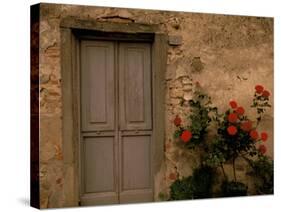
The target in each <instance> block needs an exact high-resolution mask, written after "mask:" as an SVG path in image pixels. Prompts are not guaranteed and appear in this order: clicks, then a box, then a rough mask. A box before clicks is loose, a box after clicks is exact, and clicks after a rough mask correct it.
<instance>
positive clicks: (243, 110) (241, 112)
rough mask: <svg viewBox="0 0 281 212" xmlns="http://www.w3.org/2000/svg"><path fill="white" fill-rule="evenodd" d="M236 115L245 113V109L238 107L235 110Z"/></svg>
mask: <svg viewBox="0 0 281 212" xmlns="http://www.w3.org/2000/svg"><path fill="white" fill-rule="evenodd" d="M236 113H238V114H239V115H243V114H244V113H245V109H244V108H243V107H238V108H237V109H236Z"/></svg>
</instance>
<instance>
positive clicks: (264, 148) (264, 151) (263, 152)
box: [259, 144, 267, 155]
mask: <svg viewBox="0 0 281 212" xmlns="http://www.w3.org/2000/svg"><path fill="white" fill-rule="evenodd" d="M266 150H267V149H266V146H265V145H263V144H262V145H260V146H259V152H260V153H261V154H263V155H264V154H265V153H266Z"/></svg>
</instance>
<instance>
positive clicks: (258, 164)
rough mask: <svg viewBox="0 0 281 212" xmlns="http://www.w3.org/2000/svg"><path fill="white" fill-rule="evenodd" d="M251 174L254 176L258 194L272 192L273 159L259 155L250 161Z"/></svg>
mask: <svg viewBox="0 0 281 212" xmlns="http://www.w3.org/2000/svg"><path fill="white" fill-rule="evenodd" d="M252 168H253V174H254V176H255V178H256V184H255V186H256V190H257V193H259V194H273V160H272V159H270V158H269V157H267V156H260V157H259V158H258V160H256V161H252Z"/></svg>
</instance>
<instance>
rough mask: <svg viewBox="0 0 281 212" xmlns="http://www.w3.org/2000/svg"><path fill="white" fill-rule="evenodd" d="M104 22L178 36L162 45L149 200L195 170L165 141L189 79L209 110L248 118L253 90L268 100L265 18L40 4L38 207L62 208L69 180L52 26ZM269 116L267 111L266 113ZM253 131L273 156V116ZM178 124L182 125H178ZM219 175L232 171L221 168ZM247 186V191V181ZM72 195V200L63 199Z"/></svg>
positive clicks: (56, 31) (188, 93)
mask: <svg viewBox="0 0 281 212" xmlns="http://www.w3.org/2000/svg"><path fill="white" fill-rule="evenodd" d="M69 16H72V17H77V18H80V19H95V20H99V21H110V22H135V23H145V24H160V29H161V31H162V32H165V33H167V34H168V35H171V36H173V35H177V36H181V38H182V41H181V45H176V46H173V45H170V46H168V60H167V71H166V73H165V79H166V87H167V90H166V95H165V139H166V140H165V160H164V161H163V164H162V166H161V169H160V171H159V173H157V174H156V176H155V199H156V200H159V196H158V194H159V193H160V192H163V193H165V194H168V193H169V186H170V184H171V183H172V182H173V181H174V180H175V179H176V178H178V177H183V176H188V175H190V174H191V173H192V169H193V168H194V167H196V166H197V165H198V160H197V157H196V155H197V153H196V152H191V151H190V152H187V151H183V150H182V149H181V148H180V147H179V146H178V144H177V142H176V141H175V140H174V139H173V132H174V130H175V127H174V125H173V119H174V117H175V115H177V114H178V115H180V116H182V117H184V116H185V114H186V113H188V111H189V110H188V107H187V106H186V105H185V106H184V107H182V106H180V103H181V100H182V99H184V100H189V99H191V98H192V84H191V82H192V80H193V81H194V82H195V81H198V82H200V85H201V86H202V88H203V89H204V90H206V91H208V94H209V95H210V96H211V97H212V100H213V103H214V104H215V105H217V106H218V108H219V110H221V111H223V110H225V109H226V108H227V104H226V102H228V101H229V100H230V99H236V100H237V101H238V103H239V104H240V105H242V106H244V107H245V109H246V111H247V112H248V114H249V115H250V116H253V115H254V111H253V110H252V109H251V108H250V107H249V106H250V103H251V100H252V93H253V88H254V85H255V84H263V85H264V86H265V87H267V88H268V89H269V90H270V91H271V92H272V94H273V85H272V82H273V34H272V31H273V20H272V19H269V18H257V17H240V16H226V15H211V14H196V13H183V12H180V13H175V12H167V11H161V12H160V11H153V10H131V9H130V10H127V9H116V8H103V7H85V6H74V5H57V4H56V5H52V4H42V5H41V19H40V20H41V21H40V36H41V37H40V114H41V118H40V120H41V122H40V124H41V125H40V127H41V131H40V133H41V134H40V150H41V151H40V153H41V154H40V184H41V188H40V194H41V197H40V198H41V207H42V208H46V207H60V206H63V205H64V204H65V202H64V200H65V195H70V194H68V193H67V192H65V191H67V188H64V179H63V177H64V176H67V177H69V178H73V176H74V173H73V172H74V171H73V170H75V169H74V167H73V166H71V165H70V166H69V167H68V168H67V171H66V172H67V174H66V175H64V169H63V156H62V145H63V143H62V126H61V118H62V108H61V106H62V96H61V95H62V92H61V83H62V81H61V70H60V67H61V64H60V42H61V41H60V27H59V25H60V21H61V20H62V18H64V17H69ZM272 111H273V108H272ZM264 118H265V122H263V123H261V125H260V126H259V128H261V129H264V130H265V131H267V132H268V133H269V140H268V142H267V144H266V145H267V146H268V149H269V151H268V154H269V155H272V154H273V148H272V143H273V130H272V129H273V113H272V112H268V113H266V114H265V116H264ZM184 121H185V122H186V120H184ZM241 163H242V162H238V163H237V166H238V168H239V171H238V174H237V176H238V178H239V179H241V180H247V177H248V175H245V173H247V170H246V169H245V168H244V167H245V166H244V165H243V164H242V165H241ZM226 170H227V172H230V173H231V172H232V170H231V169H230V167H226ZM248 182H249V187H250V190H251V188H252V187H251V186H252V185H251V182H250V181H249V180H248ZM71 195H74V194H71Z"/></svg>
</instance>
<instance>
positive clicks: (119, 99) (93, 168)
mask: <svg viewBox="0 0 281 212" xmlns="http://www.w3.org/2000/svg"><path fill="white" fill-rule="evenodd" d="M80 70H81V80H80V84H81V89H80V91H81V95H80V96H81V99H80V100H81V101H80V102H81V107H80V108H81V141H80V150H81V151H80V164H81V175H80V178H81V180H80V201H81V204H82V205H95V204H112V203H127V202H143V201H153V179H152V178H153V174H152V164H151V162H152V157H151V153H152V148H151V147H152V133H153V127H152V115H153V112H152V78H151V45H150V43H133V42H119V41H98V40H82V41H81V43H80Z"/></svg>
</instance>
